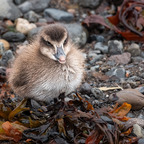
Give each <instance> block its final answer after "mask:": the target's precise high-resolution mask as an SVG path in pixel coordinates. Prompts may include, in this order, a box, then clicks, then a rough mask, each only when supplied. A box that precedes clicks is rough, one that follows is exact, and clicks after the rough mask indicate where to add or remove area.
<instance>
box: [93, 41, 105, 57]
mask: <svg viewBox="0 0 144 144" xmlns="http://www.w3.org/2000/svg"><path fill="white" fill-rule="evenodd" d="M94 49H95V50H100V51H101V52H102V53H104V54H105V53H108V46H106V45H103V43H101V42H97V43H96V44H95V46H94Z"/></svg>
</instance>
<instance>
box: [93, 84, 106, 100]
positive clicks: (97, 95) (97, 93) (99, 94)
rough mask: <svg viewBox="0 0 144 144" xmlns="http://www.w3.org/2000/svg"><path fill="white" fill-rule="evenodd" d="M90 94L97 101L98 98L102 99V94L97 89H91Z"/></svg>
mask: <svg viewBox="0 0 144 144" xmlns="http://www.w3.org/2000/svg"><path fill="white" fill-rule="evenodd" d="M91 93H92V94H93V95H94V97H95V98H96V99H99V98H101V99H103V98H104V94H103V92H102V91H101V90H99V89H98V88H95V87H94V88H92V89H91Z"/></svg>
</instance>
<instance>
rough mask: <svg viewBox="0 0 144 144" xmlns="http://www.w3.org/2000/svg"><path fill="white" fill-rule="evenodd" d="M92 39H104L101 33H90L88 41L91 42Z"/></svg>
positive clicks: (98, 40) (101, 40) (102, 40)
mask: <svg viewBox="0 0 144 144" xmlns="http://www.w3.org/2000/svg"><path fill="white" fill-rule="evenodd" d="M93 41H97V42H104V41H105V39H104V37H103V36H101V35H96V34H92V35H90V36H89V38H88V42H89V43H91V42H93Z"/></svg>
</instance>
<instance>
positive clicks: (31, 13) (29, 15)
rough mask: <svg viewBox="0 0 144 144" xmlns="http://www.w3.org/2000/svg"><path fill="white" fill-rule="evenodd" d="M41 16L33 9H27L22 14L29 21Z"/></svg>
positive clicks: (34, 20)
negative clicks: (27, 10)
mask: <svg viewBox="0 0 144 144" xmlns="http://www.w3.org/2000/svg"><path fill="white" fill-rule="evenodd" d="M40 17H41V16H40V15H38V14H36V13H35V12H34V11H29V12H27V13H26V14H25V15H24V18H25V19H27V20H28V21H29V22H37V21H38V19H39V18H40Z"/></svg>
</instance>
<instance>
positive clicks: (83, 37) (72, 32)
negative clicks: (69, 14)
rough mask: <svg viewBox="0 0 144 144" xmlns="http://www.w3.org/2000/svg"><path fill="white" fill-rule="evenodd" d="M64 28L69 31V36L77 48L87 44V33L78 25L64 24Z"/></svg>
mask: <svg viewBox="0 0 144 144" xmlns="http://www.w3.org/2000/svg"><path fill="white" fill-rule="evenodd" d="M65 27H66V28H67V30H68V31H69V36H70V38H71V39H72V41H73V42H74V43H75V44H76V45H78V46H79V47H81V46H83V45H85V44H86V42H87V37H88V34H87V33H88V32H87V30H86V29H85V28H84V27H83V26H81V24H78V23H72V24H65Z"/></svg>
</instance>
